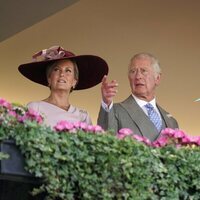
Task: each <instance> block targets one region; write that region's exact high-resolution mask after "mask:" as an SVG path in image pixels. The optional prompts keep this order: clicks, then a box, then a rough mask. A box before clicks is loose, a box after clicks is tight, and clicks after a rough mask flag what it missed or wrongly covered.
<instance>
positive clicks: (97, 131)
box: [93, 125, 104, 133]
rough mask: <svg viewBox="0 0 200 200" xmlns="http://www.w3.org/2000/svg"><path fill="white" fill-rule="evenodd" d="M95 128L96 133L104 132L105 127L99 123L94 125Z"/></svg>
mask: <svg viewBox="0 0 200 200" xmlns="http://www.w3.org/2000/svg"><path fill="white" fill-rule="evenodd" d="M93 128H94V133H103V132H104V130H103V128H102V127H101V126H99V125H96V126H93Z"/></svg>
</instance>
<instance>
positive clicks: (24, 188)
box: [0, 140, 43, 200]
mask: <svg viewBox="0 0 200 200" xmlns="http://www.w3.org/2000/svg"><path fill="white" fill-rule="evenodd" d="M0 151H1V152H4V153H7V154H9V158H8V159H3V160H0V199H2V200H11V199H12V200H13V199H15V200H18V199H19V200H29V199H30V200H31V199H40V197H32V196H31V195H30V193H29V192H30V191H31V190H32V189H33V187H38V186H39V185H40V184H41V179H38V178H35V177H34V176H33V175H32V174H30V173H28V172H27V171H26V170H25V169H24V157H23V156H22V154H21V152H20V150H19V149H18V147H17V146H16V145H15V143H14V141H12V140H5V141H3V142H1V143H0ZM41 199H43V198H41Z"/></svg>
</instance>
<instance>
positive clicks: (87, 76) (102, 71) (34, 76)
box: [18, 55, 108, 90]
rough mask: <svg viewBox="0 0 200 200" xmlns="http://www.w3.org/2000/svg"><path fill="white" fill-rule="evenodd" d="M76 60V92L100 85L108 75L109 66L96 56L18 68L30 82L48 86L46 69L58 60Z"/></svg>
mask: <svg viewBox="0 0 200 200" xmlns="http://www.w3.org/2000/svg"><path fill="white" fill-rule="evenodd" d="M65 59H70V60H74V61H75V62H76V64H77V67H78V70H79V79H78V84H77V85H76V87H75V89H74V90H82V89H87V88H91V87H93V86H95V85H97V84H99V83H100V82H101V80H102V78H103V76H104V75H107V74H108V65H107V63H106V61H105V60H103V59H102V58H100V57H98V56H94V55H80V56H71V57H67V58H60V59H54V60H47V61H39V62H32V63H26V64H22V65H20V66H19V67H18V70H19V72H20V73H21V74H22V75H23V76H25V77H26V78H28V79H29V80H31V81H33V82H36V83H39V84H41V85H44V86H48V82H47V77H46V69H47V67H48V66H49V65H50V64H52V63H54V62H55V61H57V60H65Z"/></svg>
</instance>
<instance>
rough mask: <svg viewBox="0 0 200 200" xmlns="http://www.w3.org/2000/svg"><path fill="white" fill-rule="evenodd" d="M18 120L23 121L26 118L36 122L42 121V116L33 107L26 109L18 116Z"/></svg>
mask: <svg viewBox="0 0 200 200" xmlns="http://www.w3.org/2000/svg"><path fill="white" fill-rule="evenodd" d="M18 120H19V121H20V122H24V121H26V120H30V121H36V122H37V123H38V124H41V123H42V122H43V117H42V116H41V115H40V114H39V113H38V112H36V111H35V110H33V109H28V111H27V112H26V113H25V114H24V115H23V116H19V117H18Z"/></svg>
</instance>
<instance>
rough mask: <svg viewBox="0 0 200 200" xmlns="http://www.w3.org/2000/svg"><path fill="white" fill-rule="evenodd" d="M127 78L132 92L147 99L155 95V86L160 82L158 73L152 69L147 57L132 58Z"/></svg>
mask: <svg viewBox="0 0 200 200" xmlns="http://www.w3.org/2000/svg"><path fill="white" fill-rule="evenodd" d="M128 78H129V82H130V86H131V90H132V93H133V94H134V95H135V96H137V97H138V98H140V99H143V100H147V101H150V100H152V99H153V98H154V97H155V88H156V86H158V85H159V83H160V74H157V73H156V72H155V71H154V69H153V67H152V66H151V60H150V59H149V58H136V59H134V60H132V62H131V64H130V67H129V72H128Z"/></svg>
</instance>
